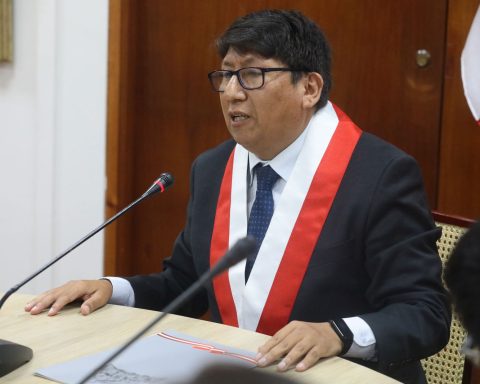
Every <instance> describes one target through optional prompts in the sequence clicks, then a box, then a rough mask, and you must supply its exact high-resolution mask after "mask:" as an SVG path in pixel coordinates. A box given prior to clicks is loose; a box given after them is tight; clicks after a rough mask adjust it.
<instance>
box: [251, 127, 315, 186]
mask: <svg viewBox="0 0 480 384" xmlns="http://www.w3.org/2000/svg"><path fill="white" fill-rule="evenodd" d="M308 128H309V125H308V126H307V128H305V129H304V130H303V132H302V133H301V134H300V135H299V136H298V137H297V138H296V139H295V141H294V142H293V143H292V144H290V145H289V146H288V147H287V148H285V149H284V150H283V151H282V152H280V153H279V154H278V155H277V156H275V157H274V158H273V159H272V160H269V161H263V160H261V159H259V158H258V157H257V156H256V155H255V154H253V153H252V152H248V165H249V174H250V175H253V168H254V167H255V166H256V165H257V164H258V163H262V164H265V165H267V164H268V165H270V167H272V169H273V170H274V171H275V172H277V174H278V175H279V176H280V177H281V178H282V179H283V180H285V182H287V181H288V178H289V177H290V174H291V173H292V170H293V167H294V166H295V163H296V161H297V158H298V155H299V154H300V151H301V150H302V147H303V143H304V141H305V136H306V135H307V131H308ZM250 180H251V181H252V180H253V177H251V178H250Z"/></svg>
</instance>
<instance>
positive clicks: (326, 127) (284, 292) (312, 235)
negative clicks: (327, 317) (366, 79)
mask: <svg viewBox="0 0 480 384" xmlns="http://www.w3.org/2000/svg"><path fill="white" fill-rule="evenodd" d="M306 129H307V133H306V137H305V142H304V144H303V147H302V150H301V151H300V154H299V156H298V159H297V162H296V164H295V166H294V168H293V170H292V173H291V175H290V178H289V179H288V182H287V183H286V185H285V188H284V189H283V192H282V194H281V196H280V199H279V201H278V203H277V204H276V207H275V211H274V213H273V216H272V220H271V222H270V226H269V228H268V231H267V233H266V234H265V238H264V239H263V242H262V245H261V247H260V250H259V252H258V255H257V258H256V261H255V264H254V266H253V268H252V271H251V273H250V277H249V279H248V283H247V284H245V262H241V263H239V264H237V265H236V266H234V267H232V268H230V270H229V271H228V273H224V274H222V275H220V276H219V277H217V278H216V279H215V280H214V282H213V286H214V291H215V298H216V300H217V303H218V307H219V311H220V315H221V317H222V321H223V323H225V324H229V325H233V326H238V327H241V328H246V329H251V330H256V331H257V332H262V333H266V334H273V333H275V332H276V331H278V330H279V329H280V328H282V327H283V326H284V325H286V324H287V322H288V319H289V316H290V313H291V311H292V308H293V304H294V302H295V298H296V296H297V293H298V290H299V289H300V285H301V283H302V280H303V277H304V275H305V271H306V269H307V267H308V264H309V262H310V257H311V255H312V252H313V249H314V247H315V244H316V242H317V239H318V238H319V235H320V233H321V231H322V228H323V224H324V223H325V220H326V218H327V216H328V213H329V211H330V207H331V205H332V203H333V200H334V199H335V195H336V193H337V190H338V188H339V186H340V183H341V181H342V178H343V175H344V174H345V170H346V168H347V166H348V163H349V161H350V158H351V155H352V153H353V150H354V149H355V146H356V144H357V142H358V139H359V138H360V135H361V130H360V129H359V128H358V127H357V126H356V125H355V124H354V123H353V122H352V121H351V120H350V119H349V118H348V117H347V116H346V115H345V114H344V113H343V112H342V111H341V110H340V109H338V108H337V107H336V106H335V107H334V106H333V105H332V104H331V103H328V104H327V105H326V106H325V107H324V108H322V109H321V110H320V111H319V112H317V113H316V114H315V115H314V116H313V118H312V119H311V121H310V123H309V125H308V127H307V128H306ZM247 167H248V152H247V150H246V149H245V148H243V147H242V146H240V145H238V144H237V146H236V147H235V148H234V151H233V152H232V155H231V156H230V159H229V161H228V163H227V167H226V169H225V174H224V177H223V180H222V185H221V188H220V195H219V199H218V203H217V211H216V215H215V223H214V228H213V234H212V241H211V249H210V264H211V265H213V264H214V263H216V262H217V261H218V259H219V258H220V257H222V256H223V254H224V253H225V252H226V250H227V249H228V248H229V247H231V246H232V245H233V244H234V243H235V242H236V241H237V240H238V239H240V238H242V237H244V236H246V234H247Z"/></svg>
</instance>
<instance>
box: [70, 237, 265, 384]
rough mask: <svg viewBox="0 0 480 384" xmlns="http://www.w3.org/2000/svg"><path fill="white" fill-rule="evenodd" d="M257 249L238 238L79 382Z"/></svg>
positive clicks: (253, 243)
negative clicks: (208, 267) (187, 286)
mask: <svg viewBox="0 0 480 384" xmlns="http://www.w3.org/2000/svg"><path fill="white" fill-rule="evenodd" d="M256 250H257V242H256V240H255V239H254V238H253V237H251V236H249V237H244V238H242V239H240V240H238V241H237V242H236V243H235V244H234V245H233V247H232V248H230V250H229V251H227V253H225V255H224V256H223V257H222V258H221V259H220V260H219V261H218V262H217V263H216V264H215V265H214V266H213V268H211V269H209V270H208V271H206V272H205V273H204V274H203V275H201V276H200V277H199V279H198V280H197V281H196V282H195V283H193V284H192V285H191V286H190V287H189V288H188V289H187V290H185V291H184V292H182V293H181V294H180V295H179V296H178V297H177V298H176V299H175V300H173V301H172V302H171V303H170V304H169V305H167V306H166V307H165V308H163V309H162V312H161V313H160V314H159V315H158V316H156V317H155V318H154V319H153V320H152V321H150V322H149V323H148V324H147V325H146V326H145V327H144V328H142V329H141V330H140V331H139V332H138V333H136V334H135V335H134V336H133V337H132V338H131V339H130V340H128V341H127V342H126V343H125V344H123V345H122V346H121V347H120V348H119V349H117V350H116V351H115V352H114V353H113V354H112V355H110V356H109V357H108V358H106V359H105V360H104V361H103V362H102V363H100V364H99V365H98V366H97V367H96V368H94V369H93V370H92V371H90V373H88V374H87V375H86V376H85V377H84V378H83V379H82V380H81V381H79V382H78V384H85V383H86V382H87V381H88V380H90V379H91V378H92V377H93V376H95V375H96V374H97V373H98V372H99V371H100V370H102V369H103V368H104V367H105V366H106V365H107V364H108V363H110V362H111V361H112V360H113V359H115V358H116V357H117V356H119V355H120V354H121V353H123V352H124V351H125V350H126V349H127V348H128V347H130V346H131V345H132V344H133V343H134V342H135V341H137V340H138V339H139V338H140V337H141V336H142V335H143V334H144V333H145V332H147V331H148V330H149V329H150V328H152V327H153V326H154V325H155V324H156V323H158V322H159V321H160V320H162V319H163V318H164V317H165V316H166V315H168V314H169V313H171V312H173V311H176V310H177V309H178V308H180V307H181V306H183V305H184V304H185V303H187V302H188V301H189V300H191V299H192V298H193V296H194V295H195V294H196V293H197V292H198V291H199V290H200V288H202V287H204V286H205V285H206V284H207V283H208V282H210V281H211V280H213V278H214V277H215V276H217V275H219V274H220V273H222V272H224V271H225V270H227V269H228V268H230V267H231V266H233V265H235V264H237V263H238V262H240V261H241V260H243V259H246V258H247V257H248V256H249V255H252V254H253V253H255V252H256Z"/></svg>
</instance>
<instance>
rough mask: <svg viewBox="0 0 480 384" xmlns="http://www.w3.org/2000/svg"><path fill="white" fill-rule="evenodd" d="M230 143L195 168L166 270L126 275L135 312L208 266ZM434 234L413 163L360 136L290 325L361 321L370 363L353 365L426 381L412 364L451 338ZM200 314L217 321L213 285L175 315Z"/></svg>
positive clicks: (168, 296) (162, 301) (156, 305)
mask: <svg viewBox="0 0 480 384" xmlns="http://www.w3.org/2000/svg"><path fill="white" fill-rule="evenodd" d="M234 145H235V143H234V142H233V141H228V142H226V143H224V144H222V145H220V146H218V147H216V148H214V149H212V150H210V151H208V152H205V153H204V154H202V155H201V156H199V157H198V159H197V160H196V161H195V162H194V164H193V167H192V172H191V196H190V201H189V206H188V215H187V222H186V225H185V229H184V230H183V231H182V232H181V233H180V235H179V237H178V238H177V240H176V243H175V245H174V248H173V253H172V256H171V258H170V259H168V260H167V261H166V262H165V270H164V271H163V272H162V273H159V274H154V275H149V276H136V277H133V278H129V279H128V280H129V281H130V283H131V284H132V287H133V289H134V292H135V303H136V306H138V307H142V308H149V309H155V310H160V309H162V308H163V307H164V306H165V305H166V304H167V303H169V302H170V301H171V300H172V299H174V298H175V297H176V296H177V295H179V294H180V293H181V292H182V291H184V290H185V289H186V288H187V287H188V286H190V285H191V284H192V282H193V281H194V280H195V279H197V277H198V276H199V275H200V274H202V273H203V272H205V271H206V270H207V269H208V268H209V250H210V240H211V236H212V228H213V222H214V218H215V210H216V204H217V198H218V194H219V189H220V184H221V181H222V177H223V173H224V170H225V165H226V162H227V160H228V157H229V156H230V153H231V151H232V149H233V147H234ZM439 236H440V230H439V229H437V228H435V226H434V223H433V220H432V218H431V215H430V211H429V209H428V206H427V202H426V198H425V194H424V190H423V183H422V177H421V174H420V171H419V168H418V166H417V164H416V162H415V160H413V159H412V158H411V157H410V156H408V155H406V154H405V153H404V152H402V151H400V150H399V149H397V148H395V147H393V146H392V145H390V144H387V143H385V142H384V141H382V140H380V139H378V138H376V137H375V136H373V135H370V134H368V133H362V135H361V137H360V140H359V142H358V144H357V146H356V148H355V150H354V153H353V156H352V158H351V161H350V163H349V165H348V168H347V171H346V174H345V176H344V178H343V180H342V183H341V185H340V189H339V191H338V193H337V196H336V198H335V200H334V203H333V205H332V208H331V210H330V213H329V216H328V218H327V221H326V222H325V226H324V229H323V231H322V233H321V235H320V237H319V239H318V242H317V244H316V247H315V250H314V254H313V255H312V258H311V261H310V264H309V267H308V270H307V272H306V275H305V278H304V280H303V282H302V285H301V287H300V290H299V293H298V296H297V299H296V302H295V305H294V307H293V310H292V313H291V316H290V319H291V320H303V321H311V322H324V321H327V320H329V319H332V318H338V317H351V316H360V317H361V318H363V319H364V320H365V321H366V322H367V323H368V324H369V326H370V327H371V329H372V331H373V333H374V334H375V338H376V341H377V343H376V348H377V357H378V361H377V362H374V363H368V362H364V361H359V360H355V361H356V362H358V363H361V364H364V365H367V366H369V367H371V368H373V369H376V370H379V371H381V372H383V373H385V374H387V375H390V376H392V377H394V378H396V379H397V380H400V381H402V382H412V383H421V382H424V380H425V379H424V375H423V371H422V370H421V366H420V363H419V361H418V360H419V359H421V358H423V357H426V356H429V355H431V354H434V353H436V352H437V351H439V350H440V349H441V348H442V347H443V346H444V345H445V344H446V343H447V340H448V337H449V326H450V309H449V306H448V304H447V300H446V295H445V291H444V289H443V288H442V283H441V278H440V274H441V263H440V259H439V257H438V254H437V250H436V244H435V241H436V240H437V238H438V237H439ZM207 308H210V310H211V315H212V318H213V320H215V321H219V322H221V318H220V315H219V311H218V307H217V303H216V301H215V297H214V294H213V290H212V286H209V287H208V289H206V290H205V292H202V293H201V294H199V296H198V297H197V298H196V299H195V300H193V301H192V303H191V304H190V305H189V306H188V307H185V308H183V310H182V311H181V312H180V313H181V314H184V315H188V316H199V315H201V314H202V313H204V312H205V311H206V310H207Z"/></svg>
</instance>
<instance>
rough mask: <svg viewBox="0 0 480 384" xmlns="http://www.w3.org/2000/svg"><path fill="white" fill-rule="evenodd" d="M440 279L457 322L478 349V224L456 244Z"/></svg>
mask: <svg viewBox="0 0 480 384" xmlns="http://www.w3.org/2000/svg"><path fill="white" fill-rule="evenodd" d="M444 278H445V283H446V284H447V287H448V289H449V290H450V294H451V297H452V299H453V303H454V305H455V309H456V311H457V313H458V316H459V318H460V321H461V322H462V324H463V326H464V327H465V329H466V330H467V332H468V333H469V334H470V337H471V338H472V339H473V344H474V345H475V346H476V347H480V222H477V223H475V224H474V225H473V226H472V227H471V228H470V229H469V230H468V232H467V233H465V235H463V236H462V237H461V238H460V240H459V241H458V243H457V245H456V247H455V249H454V250H453V252H452V255H451V256H450V258H449V259H448V261H447V264H446V266H445V273H444Z"/></svg>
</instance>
